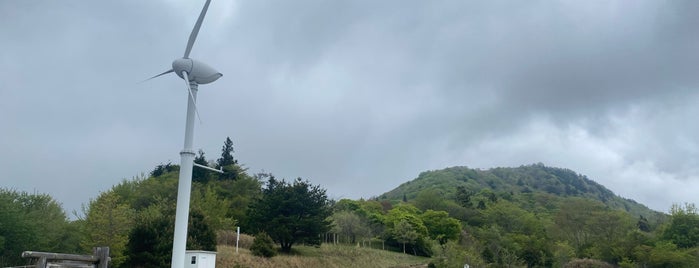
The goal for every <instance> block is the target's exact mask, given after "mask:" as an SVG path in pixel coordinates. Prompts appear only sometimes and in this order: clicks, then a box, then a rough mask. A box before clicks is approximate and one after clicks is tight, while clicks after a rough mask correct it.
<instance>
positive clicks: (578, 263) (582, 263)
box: [563, 259, 614, 268]
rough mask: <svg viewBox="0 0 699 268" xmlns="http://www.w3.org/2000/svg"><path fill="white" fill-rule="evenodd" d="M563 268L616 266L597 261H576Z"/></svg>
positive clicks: (611, 267) (606, 267)
mask: <svg viewBox="0 0 699 268" xmlns="http://www.w3.org/2000/svg"><path fill="white" fill-rule="evenodd" d="M563 268H614V266H613V265H611V264H609V263H606V262H603V261H600V260H595V259H575V260H572V261H570V262H568V263H566V265H564V266H563Z"/></svg>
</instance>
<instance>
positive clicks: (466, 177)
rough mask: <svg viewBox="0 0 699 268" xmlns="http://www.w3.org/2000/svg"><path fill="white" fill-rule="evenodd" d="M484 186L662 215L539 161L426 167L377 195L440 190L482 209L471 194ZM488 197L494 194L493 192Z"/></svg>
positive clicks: (649, 215)
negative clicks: (509, 165)
mask: <svg viewBox="0 0 699 268" xmlns="http://www.w3.org/2000/svg"><path fill="white" fill-rule="evenodd" d="M484 189H488V190H489V191H491V192H493V193H508V194H509V193H512V194H514V195H517V194H525V193H527V192H530V193H533V194H537V195H541V194H546V195H551V196H555V197H561V198H567V197H582V198H586V199H595V200H599V201H600V202H602V203H603V204H604V205H605V206H609V207H610V208H612V209H618V210H624V211H627V212H629V213H631V214H632V215H635V216H634V217H638V215H643V216H644V217H645V218H646V219H648V221H649V222H650V223H651V225H652V224H653V223H654V222H657V221H660V220H662V217H663V216H662V214H661V213H658V212H655V211H652V210H650V209H648V208H647V207H645V206H643V205H641V204H638V203H637V202H635V201H633V200H629V199H624V198H621V197H618V196H616V195H614V193H613V192H612V191H610V190H609V189H607V188H605V187H604V186H602V185H600V184H598V183H596V182H594V181H592V180H590V179H589V178H587V177H586V176H583V175H580V174H577V173H575V172H574V171H572V170H569V169H562V168H555V167H547V166H544V165H543V164H533V165H527V166H520V167H516V168H493V169H488V170H480V169H471V168H468V167H450V168H446V169H441V170H434V171H426V172H422V173H420V175H419V176H418V177H417V178H416V179H414V180H412V181H409V182H406V183H403V184H401V185H400V186H398V187H397V188H395V189H393V190H391V191H389V192H387V193H385V194H383V195H382V197H381V198H380V199H388V200H401V198H402V196H403V195H404V194H405V195H406V196H407V199H408V200H414V199H415V198H416V197H417V196H418V195H419V194H420V193H421V192H423V191H424V190H428V191H436V192H438V193H441V194H442V196H443V197H447V198H451V199H453V200H455V201H456V202H457V203H459V204H461V205H462V206H464V207H467V208H468V207H469V203H471V204H472V205H474V206H475V205H478V206H479V207H480V208H481V209H484V207H486V206H487V205H488V200H487V199H486V200H484V199H481V200H477V199H475V196H474V194H473V193H477V192H479V191H481V190H484ZM490 197H495V198H497V195H495V196H490ZM480 201H483V202H480ZM418 207H420V206H418ZM421 208H422V207H421ZM423 209H424V208H423ZM438 210H444V209H442V208H440V209H438ZM461 220H464V219H461ZM651 227H652V226H651Z"/></svg>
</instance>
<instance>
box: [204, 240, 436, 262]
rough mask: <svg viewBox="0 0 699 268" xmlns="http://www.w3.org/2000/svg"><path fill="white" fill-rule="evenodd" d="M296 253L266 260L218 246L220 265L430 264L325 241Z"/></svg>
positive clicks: (298, 249)
mask: <svg viewBox="0 0 699 268" xmlns="http://www.w3.org/2000/svg"><path fill="white" fill-rule="evenodd" d="M293 251H294V254H293V255H277V256H275V257H272V258H269V259H266V258H261V257H257V256H253V255H252V254H251V253H250V251H249V250H247V249H242V248H241V249H240V250H239V252H238V253H235V247H230V246H219V247H218V255H217V256H216V267H217V268H233V267H246V268H247V267H251V268H255V267H299V268H312V267H328V268H333V267H396V268H399V267H406V268H407V267H427V265H426V264H427V263H428V262H429V261H430V259H429V258H424V257H416V256H412V255H408V254H402V253H396V252H390V251H385V250H379V249H371V248H366V247H364V248H358V247H354V246H345V245H327V244H323V245H322V246H321V247H320V248H315V247H307V246H295V247H294V248H293Z"/></svg>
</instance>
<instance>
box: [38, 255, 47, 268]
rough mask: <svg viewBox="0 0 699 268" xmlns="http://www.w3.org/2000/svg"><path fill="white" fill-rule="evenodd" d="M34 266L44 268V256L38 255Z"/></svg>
mask: <svg viewBox="0 0 699 268" xmlns="http://www.w3.org/2000/svg"><path fill="white" fill-rule="evenodd" d="M36 268H46V257H40V258H39V260H37V261H36Z"/></svg>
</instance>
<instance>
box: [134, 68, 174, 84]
mask: <svg viewBox="0 0 699 268" xmlns="http://www.w3.org/2000/svg"><path fill="white" fill-rule="evenodd" d="M174 71H175V70H173V69H170V70H167V71H164V72H162V73H160V74H158V75H156V76H153V77H151V78H148V79H146V80H143V81H141V82H138V83H139V84H140V83H143V82H146V81H148V80H151V79H153V78H156V77H159V76H163V75H166V74H169V73H171V72H174Z"/></svg>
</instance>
